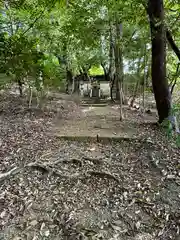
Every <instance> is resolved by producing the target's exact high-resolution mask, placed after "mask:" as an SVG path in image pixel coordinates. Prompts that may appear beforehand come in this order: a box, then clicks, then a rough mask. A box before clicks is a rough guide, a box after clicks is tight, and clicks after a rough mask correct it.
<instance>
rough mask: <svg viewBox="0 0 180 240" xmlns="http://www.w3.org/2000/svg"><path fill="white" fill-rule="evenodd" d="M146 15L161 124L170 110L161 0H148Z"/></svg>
mask: <svg viewBox="0 0 180 240" xmlns="http://www.w3.org/2000/svg"><path fill="white" fill-rule="evenodd" d="M148 14H149V19H150V28H151V42H152V85H153V90H154V96H155V100H156V106H157V110H158V115H159V123H162V122H163V121H164V120H165V119H166V118H168V117H169V114H170V110H171V94H170V92H169V88H168V81H167V78H166V36H165V27H164V6H163V0H149V1H148Z"/></svg>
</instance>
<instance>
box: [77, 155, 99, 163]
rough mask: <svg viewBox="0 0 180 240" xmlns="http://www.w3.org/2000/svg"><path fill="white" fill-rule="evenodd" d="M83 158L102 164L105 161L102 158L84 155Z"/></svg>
mask: <svg viewBox="0 0 180 240" xmlns="http://www.w3.org/2000/svg"><path fill="white" fill-rule="evenodd" d="M82 159H83V160H85V161H90V162H92V163H93V164H102V163H103V161H102V159H101V158H91V157H85V156H84V157H82Z"/></svg>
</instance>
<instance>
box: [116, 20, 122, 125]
mask: <svg viewBox="0 0 180 240" xmlns="http://www.w3.org/2000/svg"><path fill="white" fill-rule="evenodd" d="M121 37H122V23H121V24H119V23H118V21H117V19H116V46H115V68H116V99H117V100H119V103H120V106H119V107H120V121H122V119H123V113H122V104H123V99H122V84H123V60H122V49H120V47H119V43H120V40H121Z"/></svg>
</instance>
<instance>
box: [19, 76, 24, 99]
mask: <svg viewBox="0 0 180 240" xmlns="http://www.w3.org/2000/svg"><path fill="white" fill-rule="evenodd" d="M18 86H19V95H20V97H22V96H23V84H22V81H21V78H20V77H18Z"/></svg>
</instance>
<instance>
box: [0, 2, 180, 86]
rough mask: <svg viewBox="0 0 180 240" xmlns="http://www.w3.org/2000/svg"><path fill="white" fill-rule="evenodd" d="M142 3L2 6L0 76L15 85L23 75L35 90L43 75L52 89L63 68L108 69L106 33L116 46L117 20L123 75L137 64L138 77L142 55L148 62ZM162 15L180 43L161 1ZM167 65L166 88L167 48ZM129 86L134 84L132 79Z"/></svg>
mask: <svg viewBox="0 0 180 240" xmlns="http://www.w3.org/2000/svg"><path fill="white" fill-rule="evenodd" d="M143 3H144V1H143V0H135V1H132V0H127V1H122V0H121V1H114V0H110V1H105V0H103V1H102V0H101V1H100V0H91V1H84V0H79V1H76V0H73V1H65V0H53V1H47V0H27V1H21V0H12V1H7V4H6V7H4V4H1V5H0V8H1V13H0V27H1V31H0V61H1V69H0V71H1V72H3V73H8V74H10V75H11V76H13V79H14V80H16V81H17V79H18V78H23V77H24V76H25V75H27V74H28V75H30V76H33V77H34V79H36V81H35V82H36V84H37V79H38V78H37V76H38V74H39V72H40V71H42V72H43V76H44V84H45V85H46V86H47V85H48V84H49V85H50V86H54V87H57V86H59V84H60V85H62V84H64V81H65V78H66V68H67V69H69V70H71V71H72V72H73V73H74V74H78V73H79V72H80V70H82V69H85V70H86V71H88V70H89V68H90V67H92V66H100V65H101V63H103V64H104V66H105V68H107V69H108V67H109V65H110V57H109V47H110V31H112V35H113V42H114V43H115V34H114V33H115V22H116V20H118V22H119V23H122V24H123V35H122V38H121V40H120V41H118V45H119V47H120V48H121V49H122V52H123V60H124V66H125V69H126V68H128V70H127V71H128V73H127V74H130V75H134V74H136V73H137V71H138V64H137V62H139V60H141V61H140V67H139V69H140V70H139V75H140V76H142V75H143V71H144V67H145V65H144V60H143V59H144V54H146V65H150V60H151V53H150V52H151V49H150V42H151V39H150V33H149V22H148V18H147V14H146V11H145V8H144V6H143ZM134 9H136V11H134ZM170 9H171V10H170ZM165 10H166V21H167V23H166V24H167V25H168V27H169V28H170V29H172V32H173V36H174V38H175V39H176V41H177V40H178V39H179V37H180V33H179V28H178V24H177V22H178V13H179V7H178V4H177V2H176V1H165ZM172 10H173V11H172ZM137 13H138V14H137ZM176 19H177V20H176ZM145 46H146V47H147V51H146V53H144V47H145ZM53 55H54V57H53ZM57 56H60V57H61V58H63V59H65V63H58V62H57V58H56V60H55V57H57ZM53 58H54V60H53ZM167 62H168V65H167V67H168V79H169V82H171V80H172V78H173V77H174V74H175V72H176V66H177V60H176V56H174V53H173V52H172V50H171V49H170V48H168V58H167ZM89 73H90V75H91V74H92V75H94V74H95V75H98V74H102V73H103V71H102V69H100V68H99V67H97V68H96V67H92V68H91V69H90V71H89ZM125 79H127V78H125ZM128 80H130V81H131V80H132V83H133V82H134V77H132V78H129V77H128Z"/></svg>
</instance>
